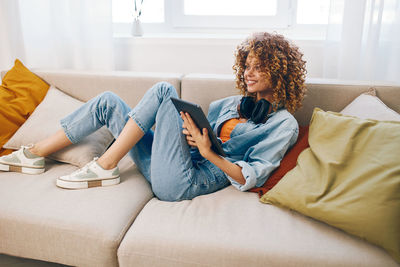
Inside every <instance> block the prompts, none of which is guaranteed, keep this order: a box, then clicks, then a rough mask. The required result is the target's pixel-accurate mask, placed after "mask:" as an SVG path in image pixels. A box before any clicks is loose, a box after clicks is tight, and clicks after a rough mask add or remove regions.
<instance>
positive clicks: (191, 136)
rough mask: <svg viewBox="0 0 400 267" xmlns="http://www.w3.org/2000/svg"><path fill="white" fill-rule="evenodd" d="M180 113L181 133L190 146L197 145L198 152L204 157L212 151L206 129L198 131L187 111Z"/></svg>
mask: <svg viewBox="0 0 400 267" xmlns="http://www.w3.org/2000/svg"><path fill="white" fill-rule="evenodd" d="M180 115H181V118H182V120H183V125H182V128H183V131H182V133H183V134H184V135H186V141H187V142H188V144H189V145H190V146H194V147H197V149H198V150H199V152H200V154H201V155H202V156H203V157H205V158H206V155H208V154H209V153H210V152H211V151H212V150H211V140H210V137H209V136H208V131H207V129H206V128H203V131H200V129H199V128H198V127H197V125H196V124H195V123H194V121H193V120H192V117H190V115H189V113H184V112H181V113H180Z"/></svg>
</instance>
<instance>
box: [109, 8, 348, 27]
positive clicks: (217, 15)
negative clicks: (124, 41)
mask: <svg viewBox="0 0 400 267" xmlns="http://www.w3.org/2000/svg"><path fill="white" fill-rule="evenodd" d="M138 2H140V1H138ZM343 2H344V0H343ZM112 4H113V5H112V7H113V22H114V26H115V27H114V29H115V32H116V33H117V34H118V33H119V34H129V27H130V23H131V22H132V20H133V14H134V0H112ZM329 8H330V0H144V1H143V7H142V15H141V22H142V23H143V27H144V30H145V32H147V33H180V32H203V33H204V32H207V33H220V32H228V33H232V32H235V33H245V32H246V33H247V32H248V31H255V30H263V29H265V30H278V31H279V30H286V31H287V30H293V29H299V30H303V31H306V32H309V33H310V32H311V31H315V29H319V30H321V29H325V27H326V25H327V23H328V18H329V16H331V19H335V17H334V16H335V13H334V12H332V11H330V10H329ZM311 29H312V30H311Z"/></svg>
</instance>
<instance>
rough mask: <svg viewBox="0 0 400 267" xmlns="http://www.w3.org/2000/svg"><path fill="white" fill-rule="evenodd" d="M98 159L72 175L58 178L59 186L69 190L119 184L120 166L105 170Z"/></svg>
mask: <svg viewBox="0 0 400 267" xmlns="http://www.w3.org/2000/svg"><path fill="white" fill-rule="evenodd" d="M97 159H98V158H94V159H93V161H91V162H89V163H88V164H86V165H85V166H84V167H82V168H81V169H79V170H76V171H74V172H73V173H71V174H70V175H65V176H61V177H60V178H58V179H57V186H58V187H61V188H67V189H84V188H90V187H97V186H109V185H116V184H119V182H120V177H119V169H118V166H117V167H115V168H114V169H111V170H105V169H103V168H102V167H101V166H100V165H99V164H98V163H97Z"/></svg>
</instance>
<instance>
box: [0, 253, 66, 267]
mask: <svg viewBox="0 0 400 267" xmlns="http://www.w3.org/2000/svg"><path fill="white" fill-rule="evenodd" d="M0 266H1V267H9V266H10V267H67V265H62V264H57V263H51V262H45V261H36V260H30V259H23V258H16V257H12V256H8V255H4V254H0Z"/></svg>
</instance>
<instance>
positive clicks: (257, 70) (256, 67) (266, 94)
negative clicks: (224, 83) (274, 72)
mask: <svg viewBox="0 0 400 267" xmlns="http://www.w3.org/2000/svg"><path fill="white" fill-rule="evenodd" d="M244 81H245V83H246V85H247V91H248V92H249V93H256V94H257V100H259V99H261V98H265V99H267V100H268V101H271V100H272V94H273V90H272V86H271V80H270V79H269V77H268V76H267V75H266V74H265V72H262V71H261V67H260V62H259V60H258V58H257V57H256V56H255V55H254V53H253V52H250V53H249V55H248V56H247V59H246V65H245V71H244Z"/></svg>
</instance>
